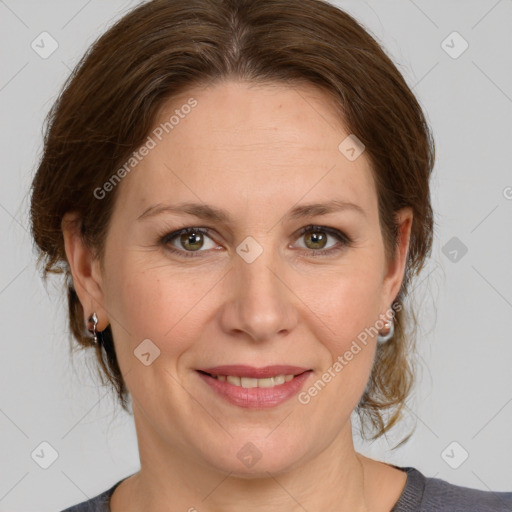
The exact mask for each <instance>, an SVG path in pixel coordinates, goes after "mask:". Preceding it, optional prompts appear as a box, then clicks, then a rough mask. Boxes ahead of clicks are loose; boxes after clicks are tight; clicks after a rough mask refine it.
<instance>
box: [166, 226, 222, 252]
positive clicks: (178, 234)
mask: <svg viewBox="0 0 512 512" xmlns="http://www.w3.org/2000/svg"><path fill="white" fill-rule="evenodd" d="M209 232H210V230H209V229H208V228H194V227H190V228H184V229H181V230H179V231H174V232H173V233H169V234H167V235H165V236H164V237H163V238H162V239H161V240H160V242H161V243H162V244H163V245H164V246H166V247H167V248H168V249H169V250H170V251H171V252H175V253H179V254H180V255H183V256H192V257H193V256H195V254H193V253H194V252H202V251H201V249H213V248H214V247H216V246H215V244H214V243H213V240H212V239H211V238H210V237H209V236H208V233H209ZM205 238H208V239H209V240H210V241H211V242H212V244H211V246H210V247H208V246H206V247H204V245H205ZM174 241H176V243H177V244H179V245H178V247H179V248H176V245H175V243H173V242H174ZM187 253H188V254H187Z"/></svg>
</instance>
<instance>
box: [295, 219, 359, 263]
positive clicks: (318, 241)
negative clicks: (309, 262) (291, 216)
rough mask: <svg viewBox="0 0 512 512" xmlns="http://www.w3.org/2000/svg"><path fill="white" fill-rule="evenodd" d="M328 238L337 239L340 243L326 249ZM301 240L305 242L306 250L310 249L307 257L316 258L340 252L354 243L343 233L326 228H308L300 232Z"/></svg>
mask: <svg viewBox="0 0 512 512" xmlns="http://www.w3.org/2000/svg"><path fill="white" fill-rule="evenodd" d="M328 237H334V238H336V239H337V240H338V243H337V244H336V243H334V244H332V245H331V246H329V247H328V248H327V249H325V247H326V246H327V240H328ZM301 238H302V239H303V240H304V242H305V247H306V249H309V251H305V253H306V254H307V255H311V254H313V255H314V256H322V255H327V254H330V253H334V252H337V251H340V250H341V249H343V248H344V247H345V246H349V245H350V244H351V243H352V240H351V239H350V238H349V237H348V236H347V235H345V234H344V233H342V232H341V231H339V230H337V229H334V228H328V227H325V226H306V227H305V228H302V229H301V231H300V237H299V239H301Z"/></svg>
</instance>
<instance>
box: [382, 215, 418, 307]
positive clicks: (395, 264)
mask: <svg viewBox="0 0 512 512" xmlns="http://www.w3.org/2000/svg"><path fill="white" fill-rule="evenodd" d="M395 216H396V219H397V223H398V225H399V227H398V243H397V246H396V248H395V253H394V255H393V258H392V259H391V261H389V262H388V263H387V265H386V270H385V275H384V282H383V295H382V297H383V300H384V304H383V305H382V307H383V310H384V311H387V310H388V309H389V308H390V307H391V304H392V303H393V301H394V300H395V298H396V296H397V295H398V292H399V291H400V287H401V286H402V282H403V278H404V272H405V265H406V263H407V254H408V252H409V241H410V237H411V227H412V218H413V213H412V209H411V208H410V207H406V208H402V209H401V210H399V211H398V212H396V214H395Z"/></svg>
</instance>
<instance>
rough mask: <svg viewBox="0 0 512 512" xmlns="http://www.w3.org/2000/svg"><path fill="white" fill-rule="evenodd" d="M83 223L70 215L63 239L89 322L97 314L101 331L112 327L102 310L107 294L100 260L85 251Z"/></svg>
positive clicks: (65, 223) (88, 249) (75, 215)
mask: <svg viewBox="0 0 512 512" xmlns="http://www.w3.org/2000/svg"><path fill="white" fill-rule="evenodd" d="M80 225H81V224H80V220H79V217H78V215H77V213H76V212H67V213H66V214H65V215H64V217H63V219H62V222H61V228H62V233H63V236H64V248H65V251H66V257H67V260H68V264H69V268H70V270H71V275H72V276H73V285H74V287H75V290H76V293H77V295H78V298H79V299H80V303H81V304H82V308H83V310H84V314H85V315H86V318H84V324H85V325H87V319H88V318H89V317H90V316H91V315H92V314H93V312H96V315H97V316H98V326H97V330H98V331H102V330H103V329H105V328H106V327H107V325H108V324H109V322H108V318H107V314H106V311H105V309H104V307H103V304H104V293H103V288H102V276H101V271H100V264H99V260H98V259H96V258H94V256H93V252H92V250H91V249H90V248H88V247H86V245H85V244H84V242H83V239H82V236H81V231H80Z"/></svg>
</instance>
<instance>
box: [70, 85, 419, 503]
mask: <svg viewBox="0 0 512 512" xmlns="http://www.w3.org/2000/svg"><path fill="white" fill-rule="evenodd" d="M190 97H193V98H195V99H196V100H197V102H198V104H197V106H196V107H195V108H194V109H192V111H191V112H190V113H189V114H188V115H187V116H185V117H184V118H183V119H180V122H179V124H178V125H176V126H175V127H174V129H173V130H172V131H171V132H170V133H169V134H168V135H167V136H166V137H165V138H164V139H163V140H162V141H161V142H159V143H158V145H157V146H156V147H155V148H154V149H152V150H151V151H150V152H149V154H148V155H147V156H146V157H145V158H144V159H143V160H142V161H141V162H140V163H139V164H138V165H137V167H136V169H134V170H133V171H132V172H131V173H129V174H128V175H127V176H126V177H125V178H124V179H123V180H122V182H121V183H120V184H119V185H118V187H119V189H118V190H117V194H118V197H117V200H116V204H115V209H114V212H113V215H112V219H111V223H110V225H109V230H108V234H107V241H106V250H105V258H104V261H103V265H100V262H99V261H98V260H97V259H94V257H93V255H92V254H91V252H90V251H89V250H87V248H86V247H85V246H84V245H83V244H82V242H81V240H80V237H79V236H77V232H76V230H74V229H73V228H72V227H70V225H68V224H67V223H65V222H64V223H63V231H64V238H65V247H66V254H67V258H68V261H69V264H70V268H71V271H72V275H73V280H74V283H75V288H76V290H77V293H78V296H79V298H80V301H81V303H82V305H83V306H84V311H85V314H86V315H87V316H89V315H90V314H91V313H92V312H93V311H96V313H97V315H98V318H99V324H98V330H103V329H104V328H105V327H106V326H107V325H108V324H109V323H110V324H111V327H112V331H113V335H114V339H115V348H116V353H117V356H118V360H119V365H120V368H121V371H122V373H123V376H124V378H125V382H126V384H127V386H128V389H129V391H130V394H131V397H132V405H133V414H134V420H135V426H136V430H137V437H138V444H139V453H140V459H141V470H140V471H139V473H136V474H135V475H133V476H131V477H130V478H128V479H126V480H125V481H124V482H123V483H122V484H121V485H120V486H118V487H117V489H116V491H115V492H114V494H113V496H112V499H111V505H110V506H111V510H112V511H113V512H121V511H124V512H126V511H128V512H130V511H135V510H139V511H140V510H153V511H156V512H159V511H164V510H165V511H168V510H171V508H170V507H172V510H195V509H197V510H198V511H201V512H214V511H215V512H217V511H223V512H231V511H235V510H240V504H242V503H243V504H244V505H243V508H244V510H245V511H248V512H252V511H263V510H265V511H273V512H279V511H286V512H290V511H296V510H297V511H298V510H300V511H303V510H304V509H306V510H338V511H340V510H350V511H382V512H384V511H389V510H390V509H391V508H392V507H393V505H394V504H395V503H396V501H397V500H398V497H399V496H400V494H401V492H402V490H403V488H404V486H405V482H406V474H405V473H404V472H402V471H400V470H398V469H395V468H393V467H392V466H390V465H388V464H384V463H382V462H379V461H374V460H372V459H369V458H367V457H364V456H362V455H361V454H358V453H357V452H356V451H355V449H354V445H353V440H352V427H351V423H350V415H351V413H352V411H353V410H354V409H355V407H356V405H357V403H358V401H359V399H360V397H361V396H362V393H363V391H364V388H365V386H366V384H367V381H368V378H369V375H370V371H371V368H372V365H373V361H374V356H375V350H376V339H375V338H369V341H368V344H367V345H366V346H364V347H363V349H362V350H361V351H360V352H359V353H358V354H357V355H356V356H355V357H354V358H353V359H352V360H351V361H350V362H349V363H348V364H347V365H346V366H345V367H344V368H343V370H342V371H341V372H339V373H338V374H337V375H336V377H335V378H333V379H332V381H331V382H330V383H328V384H327V385H326V386H325V387H324V388H323V389H322V390H321V392H319V393H318V395H317V396H316V397H314V398H312V399H311V401H310V402H309V403H308V404H307V405H304V404H301V403H300V402H299V401H298V400H297V397H296V396H295V397H293V398H291V399H290V400H288V401H286V402H285V403H282V404H280V405H278V406H276V407H274V408H271V409H253V410H250V409H245V408H241V407H238V406H236V405H232V404H230V403H228V402H226V401H225V400H224V399H223V398H221V397H219V396H218V395H217V394H215V393H214V392H213V391H212V390H211V389H210V388H209V387H208V386H207V385H206V384H205V383H204V382H203V381H202V379H200V378H199V376H198V374H197V372H196V371H195V369H196V368H200V367H209V366H216V365H221V364H244V363H245V364H249V365H252V366H258V367H259V366H266V365H270V364H278V363H281V364H292V365H298V366H303V367H306V368H310V369H312V370H313V372H312V374H311V375H310V376H309V378H308V380H307V381H306V383H305V384H304V387H303V388H302V389H307V388H308V387H309V386H311V385H312V383H314V382H315V381H317V380H318V379H319V377H320V376H321V375H322V373H323V372H325V371H326V370H327V369H328V368H329V367H331V366H332V364H333V363H334V361H335V360H336V358H337V357H338V356H340V355H343V354H344V353H345V352H346V351H347V350H348V349H349V347H350V345H351V343H352V341H353V340H355V339H356V338H357V335H358V334H359V333H360V332H361V331H363V330H364V328H365V327H370V326H373V325H375V323H376V321H377V320H378V319H379V316H380V315H384V314H385V313H386V311H388V310H389V307H390V305H391V304H392V302H393V300H394V298H395V297H396V295H397V294H398V291H399V289H400V286H401V283H402V279H403V275H404V269H405V261H406V254H407V250H408V244H409V237H410V228H411V221H412V213H411V211H410V209H404V210H401V211H400V212H398V219H399V221H400V226H401V229H400V233H401V239H400V244H399V246H398V248H397V251H396V254H395V255H394V258H393V259H392V260H391V261H386V258H385V253H384V243H383V239H382V234H381V231H380V227H379V217H378V210H377V193H376V189H375V185H374V182H373V178H372V174H371V169H370V163H369V160H368V159H367V157H366V154H365V153H363V154H362V155H361V156H360V157H359V158H357V159H356V160H355V161H349V160H348V159H347V158H346V157H345V156H344V155H343V154H342V153H341V152H340V151H339V150H338V145H339V144H340V142H341V141H342V140H344V139H345V137H346V136H347V135H348V132H347V131H346V129H345V128H344V127H343V124H342V123H341V121H340V119H339V118H338V117H337V116H336V114H335V111H334V108H333V105H332V103H331V102H330V99H329V98H328V97H327V96H325V93H323V92H321V91H319V90H317V89H316V88H314V87H313V86H300V87H293V88H292V87H290V86H285V85H280V84H266V85H262V84H259V85H256V84H249V83H245V82H239V81H231V80H230V81H225V82H222V83H217V84H214V85H210V86H209V87H207V88H194V89H190V90H188V91H187V92H186V93H184V94H183V95H181V96H179V97H175V98H174V99H173V100H172V101H170V102H168V104H167V105H166V108H165V109H164V110H162V112H161V117H160V118H159V119H158V122H157V123H156V124H155V126H157V125H158V124H159V122H161V121H165V120H168V119H169V117H170V115H172V113H173V111H174V109H176V108H180V106H181V105H183V104H184V103H186V101H187V100H188V99H189V98H190ZM330 199H341V200H345V201H350V202H352V203H355V204H357V205H359V206H360V207H361V208H362V209H363V210H364V212H365V214H364V215H361V214H358V213H357V212H355V211H353V210H343V211H338V212H334V213H329V214H326V215H315V216H313V217H307V218H301V219H295V220H291V219H289V218H287V217H286V214H287V212H288V211H289V210H290V209H291V208H293V207H295V206H297V205H298V204H300V205H302V204H306V203H313V202H315V203H316V202H318V203H321V202H326V201H328V200H330ZM93 200H96V199H93ZM184 201H191V202H198V203H201V202H202V203H207V204H210V205H213V206H216V207H217V208H222V209H225V210H226V212H227V213H228V214H229V217H230V221H229V222H228V223H220V222H218V221H211V220H204V219H200V218H197V217H195V216H192V215H189V214H175V213H162V214H160V215H156V216H153V217H147V218H144V219H143V220H137V218H138V217H139V216H140V215H141V214H142V212H144V211H145V210H146V209H147V208H149V207H150V206H152V205H155V204H157V203H165V204H175V203H178V202H184ZM73 216H74V214H73V213H72V212H70V213H69V214H68V215H67V216H66V220H71V219H73ZM312 224H313V225H319V226H327V227H331V228H334V229H338V230H340V231H341V232H342V233H345V234H346V235H347V236H348V237H350V238H351V239H352V243H351V244H349V245H343V244H342V242H339V241H338V240H337V239H336V237H334V236H333V235H329V234H328V233H327V234H326V233H325V232H324V231H322V230H320V234H322V235H324V237H325V236H328V238H327V240H326V242H324V243H323V245H322V243H320V244H318V243H317V245H315V241H314V240H313V241H312V240H311V239H310V237H308V235H300V232H299V230H300V229H301V228H303V227H305V226H308V225H312ZM185 227H209V228H210V229H211V230H212V231H211V234H210V235H204V237H203V239H202V242H203V245H202V246H201V242H199V244H198V245H195V246H194V245H193V246H192V249H190V246H184V245H182V244H180V237H179V236H178V237H176V238H175V239H174V241H173V242H172V244H171V242H168V243H167V248H166V247H165V246H164V245H163V244H161V243H159V240H160V238H161V237H162V236H163V235H165V234H167V233H172V232H174V231H177V230H179V229H182V228H185ZM317 233H318V232H317ZM247 236H251V237H252V238H254V239H255V240H256V241H257V242H258V244H259V245H260V246H261V248H262V250H263V252H262V254H261V255H260V256H259V257H258V258H257V259H256V260H255V261H253V262H252V263H250V264H249V263H247V262H246V261H245V260H244V259H243V258H241V257H240V256H239V255H238V253H237V252H236V248H237V247H238V246H239V245H240V244H241V243H242V241H244V239H245V238H246V237H247ZM169 246H171V247H173V248H175V249H176V250H178V251H181V254H184V253H187V249H188V253H193V254H194V255H195V256H194V257H186V256H180V255H178V254H173V253H171V252H170V251H169V249H168V247H169ZM336 246H337V247H341V249H340V250H339V251H336V252H332V253H330V254H329V255H324V256H319V255H317V254H314V253H315V251H318V250H319V249H321V248H323V249H326V248H327V249H328V248H332V247H336ZM194 247H200V248H199V251H197V250H196V251H193V248H194ZM380 318H382V317H380ZM147 338H149V339H151V340H152V342H153V343H154V344H155V345H156V346H158V348H159V350H160V355H159V357H158V358H156V359H155V360H154V361H153V363H152V364H150V365H149V366H146V365H144V364H142V363H141V362H140V361H139V359H137V358H136V357H134V350H135V349H136V348H137V346H138V345H139V344H140V343H141V341H142V340H145V339H147ZM247 442H251V443H253V444H254V445H255V446H256V447H257V449H258V450H259V452H260V453H261V459H260V460H259V461H258V462H257V463H256V464H255V465H254V466H252V467H250V468H248V467H245V466H244V464H242V463H241V462H240V460H239V459H238V457H237V453H238V451H239V450H240V449H241V448H242V447H243V446H244V445H246V443H247ZM193 507H195V508H193Z"/></svg>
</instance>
